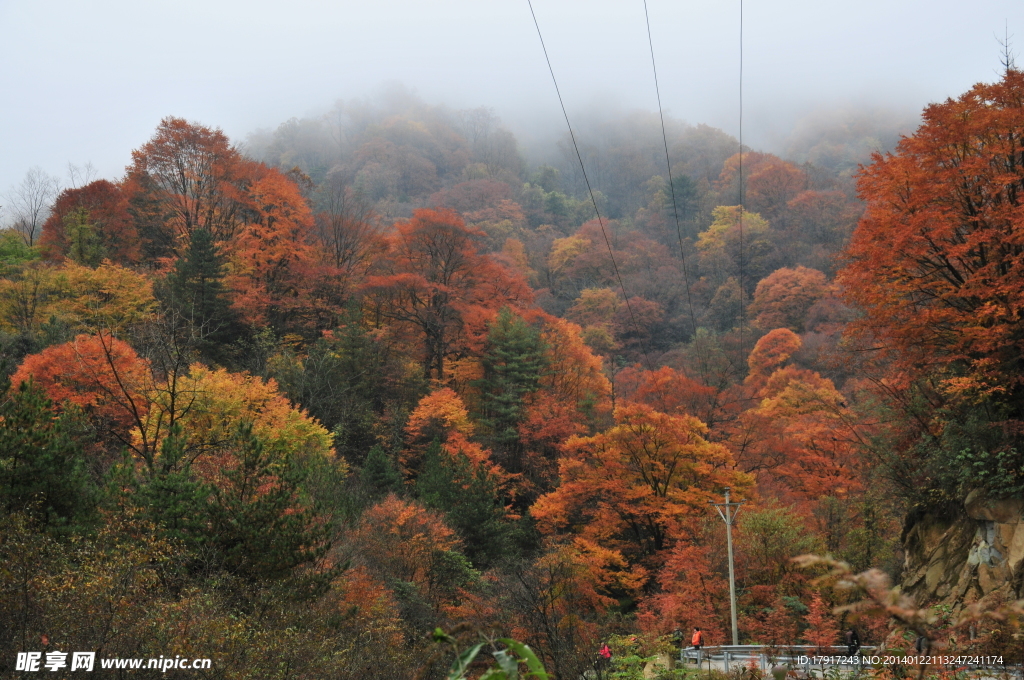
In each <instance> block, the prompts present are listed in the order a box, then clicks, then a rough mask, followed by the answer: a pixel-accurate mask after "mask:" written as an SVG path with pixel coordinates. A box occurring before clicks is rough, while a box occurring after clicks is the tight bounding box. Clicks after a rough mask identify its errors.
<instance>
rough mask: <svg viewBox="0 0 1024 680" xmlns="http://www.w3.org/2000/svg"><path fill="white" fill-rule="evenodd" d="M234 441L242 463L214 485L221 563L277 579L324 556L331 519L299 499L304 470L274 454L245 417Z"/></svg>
mask: <svg viewBox="0 0 1024 680" xmlns="http://www.w3.org/2000/svg"><path fill="white" fill-rule="evenodd" d="M231 447H232V448H233V449H234V450H235V455H236V456H237V458H238V466H237V467H236V468H234V469H232V470H225V471H224V477H225V478H226V479H227V484H226V485H224V486H223V487H221V486H215V487H212V491H213V493H212V496H211V498H210V504H209V511H208V512H209V514H208V517H209V531H210V534H209V538H210V543H211V544H212V545H213V547H214V550H215V551H216V554H217V558H218V561H219V563H220V567H221V568H222V569H224V570H226V571H228V572H230V573H232V574H235V575H237V576H240V577H242V578H246V579H249V580H256V581H258V580H263V579H279V578H285V577H287V576H289V575H291V573H292V569H294V568H295V567H297V566H299V565H301V564H304V563H307V562H310V561H312V560H314V559H316V558H318V557H320V556H322V555H323V554H324V553H325V552H326V551H327V548H328V547H329V545H328V534H329V527H328V525H327V523H325V522H323V521H321V520H320V518H318V517H317V516H316V515H315V513H314V512H313V511H312V510H310V509H309V508H308V507H305V506H304V504H303V503H302V502H300V499H301V497H302V496H303V493H302V491H303V490H302V482H303V480H304V477H305V475H304V472H303V470H302V468H301V467H300V466H299V465H297V464H296V462H295V461H294V460H292V458H291V457H290V456H282V455H276V454H275V452H273V451H271V450H269V449H268V448H267V447H266V446H265V445H264V443H263V441H261V440H260V439H259V437H257V436H256V435H255V434H254V433H253V431H252V424H251V423H243V424H241V425H240V426H239V428H238V431H237V432H236V433H235V436H234V441H233V442H232V443H231Z"/></svg>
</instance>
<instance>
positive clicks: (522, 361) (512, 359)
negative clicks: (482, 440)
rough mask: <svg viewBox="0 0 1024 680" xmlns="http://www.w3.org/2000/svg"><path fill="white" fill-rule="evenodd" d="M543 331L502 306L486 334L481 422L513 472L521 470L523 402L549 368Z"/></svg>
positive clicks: (480, 403)
mask: <svg viewBox="0 0 1024 680" xmlns="http://www.w3.org/2000/svg"><path fill="white" fill-rule="evenodd" d="M545 350H546V347H545V345H544V341H543V339H542V338H541V335H540V331H538V330H537V329H536V328H533V327H532V326H530V325H529V324H528V323H526V322H525V321H524V320H523V319H522V317H520V316H517V315H516V314H514V313H513V312H512V310H510V309H509V308H508V307H503V308H502V309H501V311H500V312H499V313H498V317H497V319H495V321H494V323H493V324H491V327H490V329H489V331H488V333H487V345H486V348H485V349H484V355H483V369H484V377H483V378H482V379H481V380H478V381H476V382H475V386H476V387H477V388H478V389H479V390H480V398H479V413H478V420H479V421H480V423H481V424H482V425H483V426H484V430H485V432H486V434H487V436H488V438H489V440H490V443H491V444H492V446H493V447H494V448H496V449H498V450H499V451H500V452H503V453H504V454H505V457H506V461H505V462H506V468H507V469H508V470H509V471H510V472H520V471H522V461H521V456H522V450H521V445H520V442H519V424H520V423H521V422H522V420H523V399H524V398H525V397H526V396H527V395H529V394H531V393H533V392H536V391H537V389H538V388H539V387H540V379H541V377H542V376H543V375H544V371H545V370H546V368H547V359H546V357H545Z"/></svg>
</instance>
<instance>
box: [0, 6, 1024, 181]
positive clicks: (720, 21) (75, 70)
mask: <svg viewBox="0 0 1024 680" xmlns="http://www.w3.org/2000/svg"><path fill="white" fill-rule="evenodd" d="M534 8H535V10H536V15H537V19H538V21H539V23H540V27H541V30H542V31H543V35H544V40H545V42H546V44H547V47H548V51H549V54H550V56H551V60H552V64H553V66H554V69H555V73H556V76H557V78H558V81H559V85H560V86H561V88H562V94H563V97H564V99H565V103H566V106H567V107H568V112H569V116H570V117H571V118H574V119H576V120H578V121H585V120H587V119H588V118H591V119H592V118H594V117H598V118H600V117H602V116H607V115H609V114H611V113H613V112H626V111H630V110H635V109H640V110H646V111H653V110H656V107H657V102H656V99H655V90H654V82H653V79H652V75H651V63H650V52H649V47H648V43H647V29H646V25H645V22H644V5H643V2H642V0H634V1H630V2H626V1H625V0H614V1H612V0H587V1H582V0H572V1H570V0H534ZM648 8H649V11H650V17H651V32H652V36H653V41H654V49H655V52H656V56H657V62H658V70H659V76H660V85H661V93H662V101H663V103H664V106H665V108H666V111H667V112H669V113H670V114H671V115H672V116H674V117H675V118H677V119H681V120H684V121H686V122H688V123H691V124H697V123H707V124H709V125H712V126H715V127H720V128H722V129H723V130H725V131H726V132H728V133H730V134H733V135H735V134H737V133H738V132H739V131H740V126H739V110H740V107H739V94H740V81H739V63H740V61H739V47H740V36H739V25H740V22H739V19H740V14H739V1H738V0H735V1H733V2H708V1H705V2H701V3H695V2H679V1H678V0H648ZM0 26H2V27H3V33H4V37H3V40H2V41H0V88H2V91H3V92H4V95H5V97H4V106H2V107H0V158H2V159H3V162H2V164H0V192H2V191H4V190H6V189H7V188H8V187H10V186H12V185H14V184H16V183H18V182H19V181H21V178H22V177H23V176H24V175H25V173H26V171H27V170H28V169H29V168H31V167H33V166H39V167H40V168H42V169H43V170H44V171H45V172H47V173H50V174H54V175H59V176H62V177H63V176H65V175H66V166H67V164H68V162H72V163H76V164H79V165H82V164H85V163H87V162H91V163H92V164H93V165H94V166H95V168H96V170H97V172H98V174H99V176H102V177H110V178H114V177H118V176H119V175H120V174H121V172H122V170H123V168H124V166H125V165H126V164H127V163H128V162H129V160H130V152H131V150H132V149H133V148H135V147H138V146H139V145H141V144H142V143H143V142H144V141H145V140H146V139H148V137H149V136H150V135H151V134H152V132H153V130H154V128H155V126H156V124H157V123H158V122H159V120H160V119H161V118H163V117H165V116H168V115H175V116H181V117H185V118H188V119H191V120H196V121H199V122H202V123H204V124H206V125H210V126H219V127H221V128H223V129H224V131H225V132H226V133H227V134H228V135H229V136H231V137H232V138H233V139H235V140H238V141H242V140H244V139H245V138H246V136H247V135H249V134H250V133H252V132H253V131H255V130H257V129H260V128H274V127H276V126H277V125H278V124H280V123H281V122H283V121H285V120H287V119H289V118H292V117H296V116H298V117H302V116H314V115H317V114H318V113H319V112H322V111H326V110H327V109H329V108H330V107H331V106H332V105H333V103H334V102H335V101H336V100H338V99H350V98H357V97H365V96H372V95H373V94H374V93H376V92H378V91H380V89H381V88H382V87H384V86H385V85H386V84H387V83H395V82H397V83H401V84H403V85H404V86H406V87H409V88H412V89H413V90H414V91H415V92H416V93H417V94H418V95H419V96H420V97H422V98H423V99H424V100H426V101H427V102H430V103H434V104H438V103H444V104H446V105H448V106H450V107H453V108H470V107H478V106H487V107H492V108H493V109H494V110H495V111H496V112H497V113H498V115H500V116H501V117H502V119H503V121H504V123H505V124H506V125H507V126H508V127H509V128H510V129H512V130H513V131H514V132H515V133H516V135H517V137H518V138H519V139H520V143H521V144H522V145H523V148H524V149H525V151H526V152H527V154H528V156H529V157H530V159H531V160H532V159H534V158H543V156H544V154H545V149H547V148H549V147H550V145H551V144H552V143H553V141H554V140H555V139H556V138H557V136H558V135H560V134H562V133H563V132H564V121H563V119H562V114H561V111H560V109H559V108H558V100H557V98H556V96H555V92H554V88H553V86H552V83H551V78H550V75H549V74H548V71H547V66H546V64H545V62H544V56H543V53H542V51H541V47H540V43H539V41H538V37H537V32H536V29H535V28H534V25H533V20H532V18H531V15H530V8H529V6H528V4H527V2H526V0H515V1H503V2H494V1H489V2H481V1H480V0H476V1H471V0H434V1H433V2H429V3H426V2H415V1H410V0H378V1H376V2H372V3H366V2H359V3H356V2H351V1H347V0H343V1H342V2H331V3H328V2H317V1H314V0H293V1H292V2H289V3H280V2H267V1H265V0H249V1H247V2H235V1H230V2H229V1H226V0H220V1H215V2H211V1H210V0H202V1H199V0H175V2H138V1H137V0H135V1H129V0H106V1H103V0H100V1H97V2H90V3H81V2H72V1H62V2H53V1H46V0H32V1H26V0H0ZM1006 26H1008V30H1009V33H1010V34H1013V32H1014V31H1015V30H1017V31H1018V32H1019V33H1020V35H1022V36H1024V32H1021V31H1024V28H1021V27H1024V3H1021V2H1020V1H1019V0H978V1H976V2H971V3H965V2H963V1H962V0H941V1H940V0H928V1H927V2H925V1H917V0H915V1H905V0H904V1H901V2H892V0H884V1H883V0H866V1H862V2H858V3H838V2H821V0H771V1H770V2H769V1H767V0H747V1H746V3H745V6H744V23H743V30H744V40H743V49H744V52H743V54H744V71H743V141H744V143H746V144H749V145H751V146H753V147H754V148H762V149H765V150H771V151H775V152H777V153H783V154H785V153H787V152H791V151H792V150H793V148H794V147H793V139H792V137H791V135H792V133H793V132H794V130H798V131H801V132H800V133H801V134H812V133H813V131H814V130H820V129H823V127H827V126H828V124H829V121H830V120H833V119H834V118H835V116H836V115H840V114H838V113H836V112H842V114H841V115H844V116H850V115H853V116H854V117H856V116H858V115H859V116H861V117H862V118H863V117H864V116H868V117H873V118H877V119H878V120H891V121H893V122H892V125H894V126H898V125H901V124H905V121H907V120H911V119H912V116H913V115H914V113H916V112H918V111H919V110H920V109H921V108H922V107H923V106H924V105H926V104H927V103H928V102H930V101H936V100H943V99H945V98H946V97H950V96H956V95H958V94H959V93H961V92H962V91H964V90H965V89H966V88H968V87H970V86H971V85H972V84H973V83H975V82H979V81H991V80H994V79H996V78H997V77H998V71H999V68H1000V63H999V59H1000V49H1001V48H1000V45H999V42H998V41H997V38H996V36H997V35H998V36H999V37H1002V36H1003V33H1004V27H1006ZM1022 40H1024V38H1022ZM900 121H903V122H902V123H901V122H900ZM574 124H576V122H575V121H574ZM581 124H582V123H581ZM809 131H810V132H809ZM797 146H799V144H798V145H797ZM797 152H798V149H797Z"/></svg>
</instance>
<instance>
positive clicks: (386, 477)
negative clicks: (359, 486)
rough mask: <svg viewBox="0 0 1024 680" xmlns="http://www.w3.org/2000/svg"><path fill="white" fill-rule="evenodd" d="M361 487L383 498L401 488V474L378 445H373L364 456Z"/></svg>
mask: <svg viewBox="0 0 1024 680" xmlns="http://www.w3.org/2000/svg"><path fill="white" fill-rule="evenodd" d="M360 479H362V482H363V485H364V486H365V487H366V488H367V489H368V490H370V491H371V492H372V493H373V494H374V495H380V496H383V495H385V494H387V493H390V492H392V491H395V492H397V491H399V490H400V489H401V488H402V474H401V473H400V472H399V471H398V468H397V467H395V464H394V461H392V460H391V457H390V456H388V454H387V453H385V451H384V449H383V448H382V447H381V446H380V445H376V444H375V445H374V446H373V447H371V448H370V452H369V453H367V454H366V462H365V463H363V470H362V472H361V473H360Z"/></svg>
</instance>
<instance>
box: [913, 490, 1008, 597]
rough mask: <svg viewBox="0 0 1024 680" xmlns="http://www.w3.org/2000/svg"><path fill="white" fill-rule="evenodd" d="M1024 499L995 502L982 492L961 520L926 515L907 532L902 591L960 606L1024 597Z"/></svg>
mask: <svg viewBox="0 0 1024 680" xmlns="http://www.w3.org/2000/svg"><path fill="white" fill-rule="evenodd" d="M1022 516H1024V499H1020V498H1010V499H1001V500H992V499H988V498H985V497H984V495H983V494H982V493H980V492H978V491H974V492H971V493H970V494H969V495H968V496H967V499H966V500H965V501H964V514H963V515H962V516H961V517H958V518H956V519H952V520H949V519H940V518H937V517H931V516H924V517H922V518H921V519H919V520H918V521H917V522H916V523H915V524H914V525H913V526H912V527H910V528H909V530H908V531H907V532H906V533H905V534H904V541H903V543H904V549H905V551H906V564H905V571H904V573H905V574H906V576H905V578H904V580H903V591H904V592H905V593H907V594H908V595H910V596H912V597H913V598H914V600H915V601H916V602H917V603H918V604H919V605H925V604H935V603H946V604H951V605H953V606H954V609H959V608H960V607H961V606H963V605H964V604H970V603H973V602H977V601H978V600H980V599H982V598H992V599H995V598H999V597H1005V598H1006V599H1009V600H1016V599H1018V598H1020V597H1021V595H1022V593H1021V584H1022V582H1024V517H1022Z"/></svg>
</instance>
